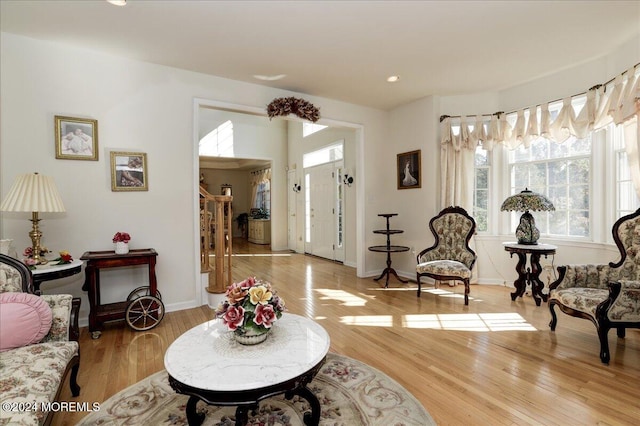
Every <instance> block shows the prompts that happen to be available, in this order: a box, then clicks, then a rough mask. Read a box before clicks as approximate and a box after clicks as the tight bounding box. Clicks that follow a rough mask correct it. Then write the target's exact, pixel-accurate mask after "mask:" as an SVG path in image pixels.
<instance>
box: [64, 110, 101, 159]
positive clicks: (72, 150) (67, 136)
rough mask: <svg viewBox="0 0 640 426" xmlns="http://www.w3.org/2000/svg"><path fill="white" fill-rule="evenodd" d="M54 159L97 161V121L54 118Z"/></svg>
mask: <svg viewBox="0 0 640 426" xmlns="http://www.w3.org/2000/svg"><path fill="white" fill-rule="evenodd" d="M54 127H55V135H56V158H57V159H60V160H90V161H98V120H92V119H89V118H75V117H64V116H61V115H56V116H55V117H54Z"/></svg>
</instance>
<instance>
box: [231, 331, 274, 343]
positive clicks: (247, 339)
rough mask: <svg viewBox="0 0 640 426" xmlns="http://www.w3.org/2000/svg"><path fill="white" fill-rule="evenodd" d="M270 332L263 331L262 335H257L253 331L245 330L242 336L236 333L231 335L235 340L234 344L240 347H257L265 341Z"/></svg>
mask: <svg viewBox="0 0 640 426" xmlns="http://www.w3.org/2000/svg"><path fill="white" fill-rule="evenodd" d="M270 331H271V330H265V331H264V332H263V333H259V332H257V331H254V330H247V331H246V332H244V333H242V334H240V333H237V332H236V333H233V337H234V338H235V339H236V342H238V343H240V344H241V345H257V344H258V343H262V342H264V341H265V340H267V337H268V336H269V332H270Z"/></svg>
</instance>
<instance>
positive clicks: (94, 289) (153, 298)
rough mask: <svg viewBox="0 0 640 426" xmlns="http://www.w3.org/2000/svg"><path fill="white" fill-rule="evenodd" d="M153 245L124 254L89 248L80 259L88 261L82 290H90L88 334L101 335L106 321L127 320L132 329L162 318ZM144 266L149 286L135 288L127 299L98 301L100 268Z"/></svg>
mask: <svg viewBox="0 0 640 426" xmlns="http://www.w3.org/2000/svg"><path fill="white" fill-rule="evenodd" d="M157 256H158V253H156V251H155V250H154V249H152V248H148V249H137V250H130V251H129V253H127V254H116V253H115V252H114V251H88V252H85V253H84V254H83V255H82V257H80V259H81V260H84V261H86V262H87V266H86V267H85V281H84V285H83V286H82V289H83V290H84V291H87V292H89V295H88V296H89V307H90V311H89V332H90V333H91V337H92V338H94V339H97V338H99V337H100V334H101V330H102V328H103V324H104V323H105V322H107V321H116V320H122V319H124V320H126V321H127V324H128V325H129V327H131V328H132V329H134V330H138V331H142V330H150V329H152V328H153V327H155V326H156V325H158V324H159V323H160V321H161V320H162V318H163V317H164V304H163V303H162V299H161V295H160V292H159V291H158V282H157V280H156V257H157ZM137 265H147V266H148V268H149V286H142V287H137V288H136V289H135V290H133V291H132V292H131V293H129V296H128V297H127V300H125V301H122V302H116V303H107V304H104V305H103V304H102V303H100V270H101V269H106V268H119V267H130V266H137Z"/></svg>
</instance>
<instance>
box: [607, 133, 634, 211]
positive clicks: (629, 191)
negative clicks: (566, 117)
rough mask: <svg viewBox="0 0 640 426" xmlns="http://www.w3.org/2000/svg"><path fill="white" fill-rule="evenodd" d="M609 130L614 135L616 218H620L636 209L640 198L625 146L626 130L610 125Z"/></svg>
mask: <svg viewBox="0 0 640 426" xmlns="http://www.w3.org/2000/svg"><path fill="white" fill-rule="evenodd" d="M608 131H610V132H611V134H612V136H613V152H614V163H615V165H614V167H615V172H616V175H615V186H616V211H615V218H616V219H618V218H620V217H622V216H624V215H627V214H629V213H633V212H634V211H636V209H637V208H638V207H639V206H640V200H639V199H638V195H637V194H636V191H635V188H634V187H633V182H632V181H631V171H630V170H629V162H628V161H627V152H626V151H625V147H624V132H623V131H622V126H616V127H614V126H610V127H609V129H608Z"/></svg>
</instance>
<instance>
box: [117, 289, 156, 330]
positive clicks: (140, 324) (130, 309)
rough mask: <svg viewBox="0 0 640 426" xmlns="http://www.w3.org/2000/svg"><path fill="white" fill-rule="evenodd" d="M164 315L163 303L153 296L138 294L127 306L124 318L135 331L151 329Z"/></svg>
mask: <svg viewBox="0 0 640 426" xmlns="http://www.w3.org/2000/svg"><path fill="white" fill-rule="evenodd" d="M163 317H164V304H163V303H162V300H160V299H158V298H157V297H155V296H140V297H138V298H137V299H135V300H134V301H132V302H131V303H129V306H127V310H126V311H125V319H126V320H127V324H129V327H131V328H133V329H134V330H137V331H145V330H151V329H152V328H153V327H155V326H156V325H158V324H159V323H160V321H162V318H163Z"/></svg>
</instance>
